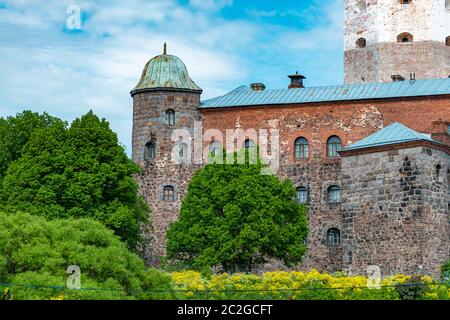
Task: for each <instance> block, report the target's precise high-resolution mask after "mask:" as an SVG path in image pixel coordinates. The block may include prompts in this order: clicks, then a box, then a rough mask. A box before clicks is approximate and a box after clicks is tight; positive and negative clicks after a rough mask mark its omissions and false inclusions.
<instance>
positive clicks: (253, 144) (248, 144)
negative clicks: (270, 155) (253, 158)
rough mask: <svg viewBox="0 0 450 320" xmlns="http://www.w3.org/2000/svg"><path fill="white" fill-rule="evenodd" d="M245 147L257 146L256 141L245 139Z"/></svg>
mask: <svg viewBox="0 0 450 320" xmlns="http://www.w3.org/2000/svg"><path fill="white" fill-rule="evenodd" d="M244 147H245V149H250V148H253V147H255V141H253V140H252V139H247V140H245V142H244Z"/></svg>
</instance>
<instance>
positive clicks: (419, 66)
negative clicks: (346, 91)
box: [344, 0, 450, 83]
mask: <svg viewBox="0 0 450 320" xmlns="http://www.w3.org/2000/svg"><path fill="white" fill-rule="evenodd" d="M363 4H365V5H363ZM344 11H345V13H344V48H345V53H344V73H345V83H361V82H388V81H392V80H391V76H392V75H401V76H403V77H404V78H405V79H409V77H410V73H415V75H416V79H429V78H444V77H448V76H449V75H450V46H446V37H448V36H450V10H449V9H446V6H445V0H411V1H410V4H401V3H400V0H365V1H363V0H345V1H344ZM405 32H406V33H409V34H411V35H412V36H413V41H412V42H408V43H403V42H398V40H397V38H398V36H399V35H400V34H402V33H405ZM361 38H362V39H365V41H366V45H365V46H363V47H359V46H358V45H357V40H358V39H361Z"/></svg>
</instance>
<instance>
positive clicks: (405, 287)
mask: <svg viewBox="0 0 450 320" xmlns="http://www.w3.org/2000/svg"><path fill="white" fill-rule="evenodd" d="M422 283H425V281H423V280H422V277H421V276H412V277H411V279H409V280H408V281H406V282H404V283H401V284H398V285H396V286H395V289H396V290H397V292H398V294H399V296H400V299H401V300H417V299H419V298H421V297H423V295H424V294H425V292H427V291H429V290H430V288H429V286H428V285H427V284H422Z"/></svg>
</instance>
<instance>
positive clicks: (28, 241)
mask: <svg viewBox="0 0 450 320" xmlns="http://www.w3.org/2000/svg"><path fill="white" fill-rule="evenodd" d="M69 265H77V266H79V267H80V269H81V287H82V289H81V290H68V289H61V288H58V287H63V288H64V287H65V286H66V281H67V277H68V275H67V274H66V270H67V267H68V266H69ZM0 283H12V284H16V285H24V286H11V288H10V290H11V293H12V295H13V299H51V298H55V297H63V298H64V299H160V298H170V294H167V293H166V294H164V293H158V292H156V293H154V292H145V291H149V290H155V289H157V290H161V289H165V290H170V289H171V279H170V276H169V275H167V274H165V273H162V272H160V271H157V270H146V269H145V266H144V263H143V261H142V260H141V259H140V258H139V257H138V256H136V255H135V254H134V253H132V252H130V251H129V250H128V249H127V247H126V246H125V244H124V243H123V242H121V241H120V239H119V238H118V237H117V236H115V235H114V234H113V232H112V231H110V230H108V229H107V228H106V227H104V226H103V225H102V224H101V223H100V222H97V221H94V220H91V219H78V220H75V219H66V220H63V219H56V220H51V221H48V220H46V219H44V218H42V217H38V216H33V215H29V214H24V213H16V214H5V213H0ZM34 286H51V287H52V288H35V287H34ZM89 288H100V289H113V290H87V289H89Z"/></svg>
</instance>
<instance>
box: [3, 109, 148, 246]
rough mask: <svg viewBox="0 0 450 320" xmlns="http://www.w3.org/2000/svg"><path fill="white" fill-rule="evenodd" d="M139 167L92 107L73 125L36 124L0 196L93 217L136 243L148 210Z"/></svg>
mask: <svg viewBox="0 0 450 320" xmlns="http://www.w3.org/2000/svg"><path fill="white" fill-rule="evenodd" d="M138 172H139V168H138V167H137V166H136V165H135V164H134V163H133V162H132V161H131V160H130V159H129V158H128V157H127V155H126V154H125V152H124V149H123V147H122V146H121V145H119V143H118V139H117V135H116V134H115V133H114V132H113V131H112V130H111V129H110V127H109V123H108V122H107V121H106V120H104V119H102V120H100V119H99V118H98V117H97V116H96V115H94V114H93V113H92V112H89V113H87V114H86V115H84V116H83V117H81V118H80V119H76V120H75V121H74V122H73V123H72V125H71V126H70V127H69V128H67V126H66V125H65V124H64V123H62V122H57V123H55V124H54V125H52V126H50V127H45V128H41V129H36V130H34V131H33V133H32V135H31V137H30V138H29V141H28V143H27V144H26V145H25V146H24V147H23V149H22V152H21V157H20V158H19V159H18V160H16V161H14V162H12V163H11V164H10V165H9V167H8V170H7V172H6V175H5V177H4V179H3V181H2V187H1V199H2V200H3V202H4V204H5V205H6V208H7V209H8V210H9V211H25V212H29V213H32V214H37V215H44V216H46V217H47V218H51V219H55V218H69V217H73V218H82V217H91V218H94V219H96V220H98V221H101V222H103V223H104V224H105V225H106V226H107V227H109V228H111V229H112V230H114V231H115V233H116V235H118V236H120V237H121V238H122V240H124V241H125V242H127V244H128V245H129V247H130V248H134V247H136V245H137V244H138V243H139V240H140V225H142V224H146V223H147V222H148V216H149V215H148V208H147V206H146V205H145V203H144V201H143V199H142V197H140V196H138V185H137V183H136V182H135V180H134V179H133V174H136V173H138Z"/></svg>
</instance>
